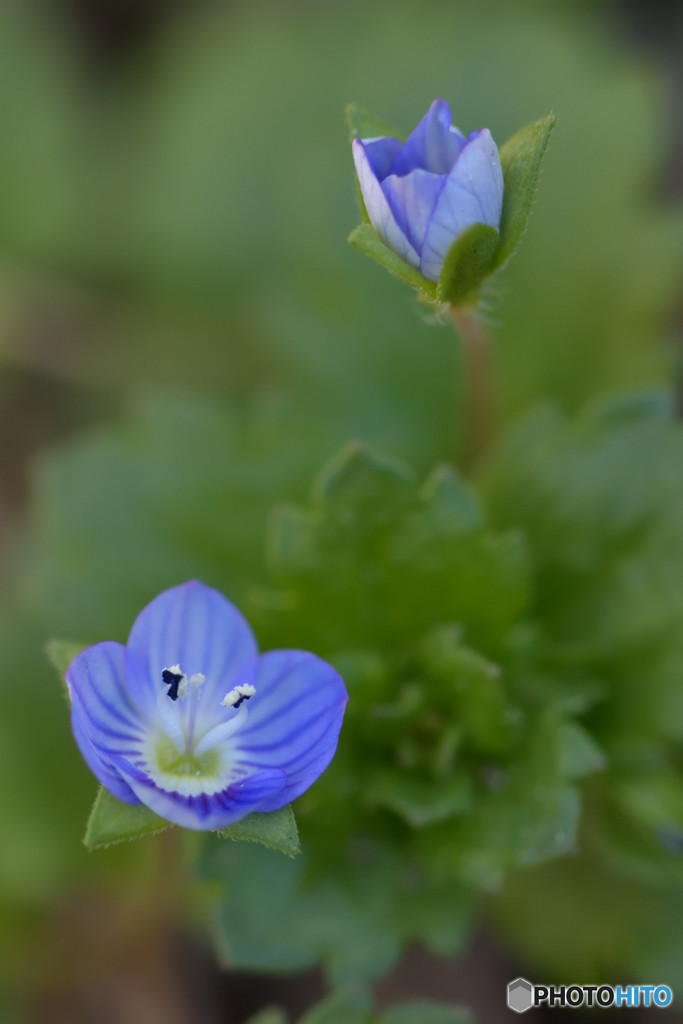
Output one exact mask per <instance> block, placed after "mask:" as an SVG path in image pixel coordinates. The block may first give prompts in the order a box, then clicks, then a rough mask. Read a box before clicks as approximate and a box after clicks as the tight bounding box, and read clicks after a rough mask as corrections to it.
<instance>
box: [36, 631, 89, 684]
mask: <svg viewBox="0 0 683 1024" xmlns="http://www.w3.org/2000/svg"><path fill="white" fill-rule="evenodd" d="M84 648H85V644H77V643H75V642H74V641H73V640H58V639H57V638H55V639H53V640H48V642H47V643H46V644H45V653H46V654H47V657H48V661H49V662H50V664H51V665H52V666H53V668H56V669H57V672H58V673H59V676H60V679H61V680H62V682H64V680H65V676H66V673H67V669H68V668H69V665H70V664H71V662H72V661H73V660H74V658H75V657H76V655H77V654H80V653H81V651H82V650H83V649H84Z"/></svg>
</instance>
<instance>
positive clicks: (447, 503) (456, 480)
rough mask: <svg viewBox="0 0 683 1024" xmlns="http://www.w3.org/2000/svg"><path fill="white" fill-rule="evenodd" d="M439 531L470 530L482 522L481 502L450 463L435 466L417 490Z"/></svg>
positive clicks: (466, 531)
mask: <svg viewBox="0 0 683 1024" xmlns="http://www.w3.org/2000/svg"><path fill="white" fill-rule="evenodd" d="M420 496H421V498H422V499H423V500H424V502H425V504H426V505H427V507H428V509H429V517H430V520H431V522H432V523H433V525H434V529H435V531H436V532H437V533H438V534H440V535H446V534H463V533H470V532H472V531H473V530H477V529H481V527H482V526H483V525H484V523H483V516H482V512H481V505H480V503H479V501H478V499H477V498H476V496H475V495H474V493H473V492H472V491H471V490H470V488H469V487H467V486H466V485H465V483H464V482H463V481H462V480H461V479H460V477H459V476H458V474H457V473H456V471H455V470H454V469H453V468H452V466H438V467H437V468H436V469H435V470H434V471H433V472H432V473H430V475H429V476H428V477H427V480H426V481H425V484H424V486H423V488H422V491H421V492H420Z"/></svg>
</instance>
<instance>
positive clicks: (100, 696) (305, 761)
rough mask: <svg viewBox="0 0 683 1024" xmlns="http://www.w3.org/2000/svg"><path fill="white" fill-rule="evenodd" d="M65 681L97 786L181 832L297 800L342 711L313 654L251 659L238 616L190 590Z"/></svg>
mask: <svg viewBox="0 0 683 1024" xmlns="http://www.w3.org/2000/svg"><path fill="white" fill-rule="evenodd" d="M66 680H67V685H68V688H69V693H70V695H71V707H72V712H71V723H72V728H73V732H74V736H75V738H76V742H77V743H78V746H79V748H80V750H81V753H82V754H83V757H84V758H85V760H86V762H87V763H88V765H89V767H90V768H91V770H92V771H93V772H94V774H95V775H96V776H97V778H98V779H99V780H100V782H101V783H102V785H103V786H105V787H106V788H107V789H108V790H109V791H110V792H111V793H113V794H114V796H116V797H118V799H119V800H123V801H124V802H125V803H128V804H137V803H140V802H142V803H144V804H146V805H147V806H148V807H149V808H151V810H153V811H155V812H156V813H157V814H159V815H160V816H161V817H163V818H166V819H167V820H168V821H172V822H175V824H177V825H183V826H185V828H192V829H219V828H224V827H226V826H227V825H230V824H231V823H232V822H235V821H237V820H239V819H240V818H242V817H244V816H245V815H246V814H249V813H251V812H252V811H274V810H277V809H278V808H279V807H283V806H284V805H285V804H288V803H289V802H290V801H291V800H294V799H295V798H296V797H298V796H300V795H301V793H303V792H304V791H305V790H307V789H308V787H309V786H310V785H311V784H312V783H313V782H315V780H316V779H317V778H318V776H319V775H320V774H321V773H322V772H323V771H324V770H325V769H326V768H327V766H328V764H329V763H330V761H331V760H332V757H333V756H334V752H335V750H336V747H337V740H338V737H339V730H340V729H341V724H342V719H343V716H344V707H345V705H346V701H347V693H346V689H345V687H344V683H343V682H342V679H341V678H340V676H339V675H338V674H337V672H335V670H334V669H333V668H332V667H331V666H330V665H328V664H327V663H326V662H324V661H321V659H320V658H317V657H316V656H315V655H313V654H308V653H306V652H304V651H270V652H269V653H267V654H259V653H258V649H257V647H256V641H255V640H254V637H253V634H252V632H251V629H250V628H249V626H248V624H247V622H246V620H245V619H244V618H243V617H242V615H241V614H240V612H239V611H238V610H237V609H236V608H235V607H234V605H232V604H231V603H230V602H229V601H228V600H227V598H225V597H223V595H222V594H219V593H218V591H216V590H212V589H211V588H210V587H207V586H204V584H202V583H199V582H197V581H192V582H190V583H185V584H183V585H182V586H179V587H174V588H173V589H172V590H167V591H165V592H164V593H162V594H160V595H159V596H158V597H156V598H155V599H154V600H153V601H152V602H151V604H149V605H147V607H146V608H144V609H143V611H142V612H141V613H140V615H139V616H138V618H137V619H136V621H135V623H134V625H133V628H132V630H131V633H130V636H129V638H128V644H127V646H124V645H123V644H119V643H114V642H112V641H105V642H104V643H99V644H95V645H94V646H93V647H88V648H87V649H86V650H84V651H82V652H81V654H79V655H78V656H77V657H76V658H75V659H74V660H73V661H72V663H71V665H70V666H69V669H68V672H67V676H66Z"/></svg>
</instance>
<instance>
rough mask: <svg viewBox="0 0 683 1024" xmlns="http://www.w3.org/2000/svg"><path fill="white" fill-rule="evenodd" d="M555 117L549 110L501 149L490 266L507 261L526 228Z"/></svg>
mask: <svg viewBox="0 0 683 1024" xmlns="http://www.w3.org/2000/svg"><path fill="white" fill-rule="evenodd" d="M555 121H556V118H555V115H554V114H549V115H548V117H543V118H541V120H540V121H534V122H533V124H528V125H526V127H525V128H521V129H520V130H519V131H518V132H516V133H515V134H514V135H513V136H512V138H511V139H508V141H507V142H506V143H505V144H504V145H503V146H502V147H501V149H500V162H501V164H502V167H503V179H504V183H505V191H504V192H503V216H502V219H501V223H500V246H499V248H498V251H497V252H496V255H495V259H494V261H493V268H498V267H502V266H503V264H504V263H507V261H508V260H509V259H510V257H511V256H512V255H513V254H514V252H515V250H516V249H517V246H518V245H519V243H520V240H521V238H522V235H523V234H524V232H525V230H526V226H527V222H528V220H529V215H530V213H531V207H532V205H533V202H534V196H535V195H536V189H537V187H538V179H539V175H540V173H541V165H542V163H543V157H544V155H545V151H546V149H547V148H548V142H549V140H550V133H551V132H552V130H553V128H554V127H555Z"/></svg>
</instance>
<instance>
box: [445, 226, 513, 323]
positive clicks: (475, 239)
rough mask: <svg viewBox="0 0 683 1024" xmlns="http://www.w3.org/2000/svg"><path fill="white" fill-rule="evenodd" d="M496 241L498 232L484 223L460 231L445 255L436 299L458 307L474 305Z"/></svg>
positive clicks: (490, 265) (489, 268)
mask: <svg viewBox="0 0 683 1024" xmlns="http://www.w3.org/2000/svg"><path fill="white" fill-rule="evenodd" d="M499 241H500V238H499V235H498V232H497V231H496V229H495V228H491V227H489V226H488V224H473V225H472V226H471V227H469V228H467V230H466V231H463V233H462V234H461V235H460V237H459V238H457V239H456V241H455V242H454V243H453V245H452V246H451V247H450V249H449V250H448V252H447V254H446V259H445V260H444V263H443V267H442V269H441V274H440V276H439V283H438V285H437V288H436V298H437V301H438V302H446V303H448V305H450V306H454V307H456V308H458V309H459V308H463V307H468V306H476V304H477V301H478V299H479V293H480V292H481V287H482V284H483V283H484V279H485V278H486V277H487V275H488V274H489V273H490V272H491V269H492V265H493V261H494V259H495V258H496V252H497V250H498V244H499Z"/></svg>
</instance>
